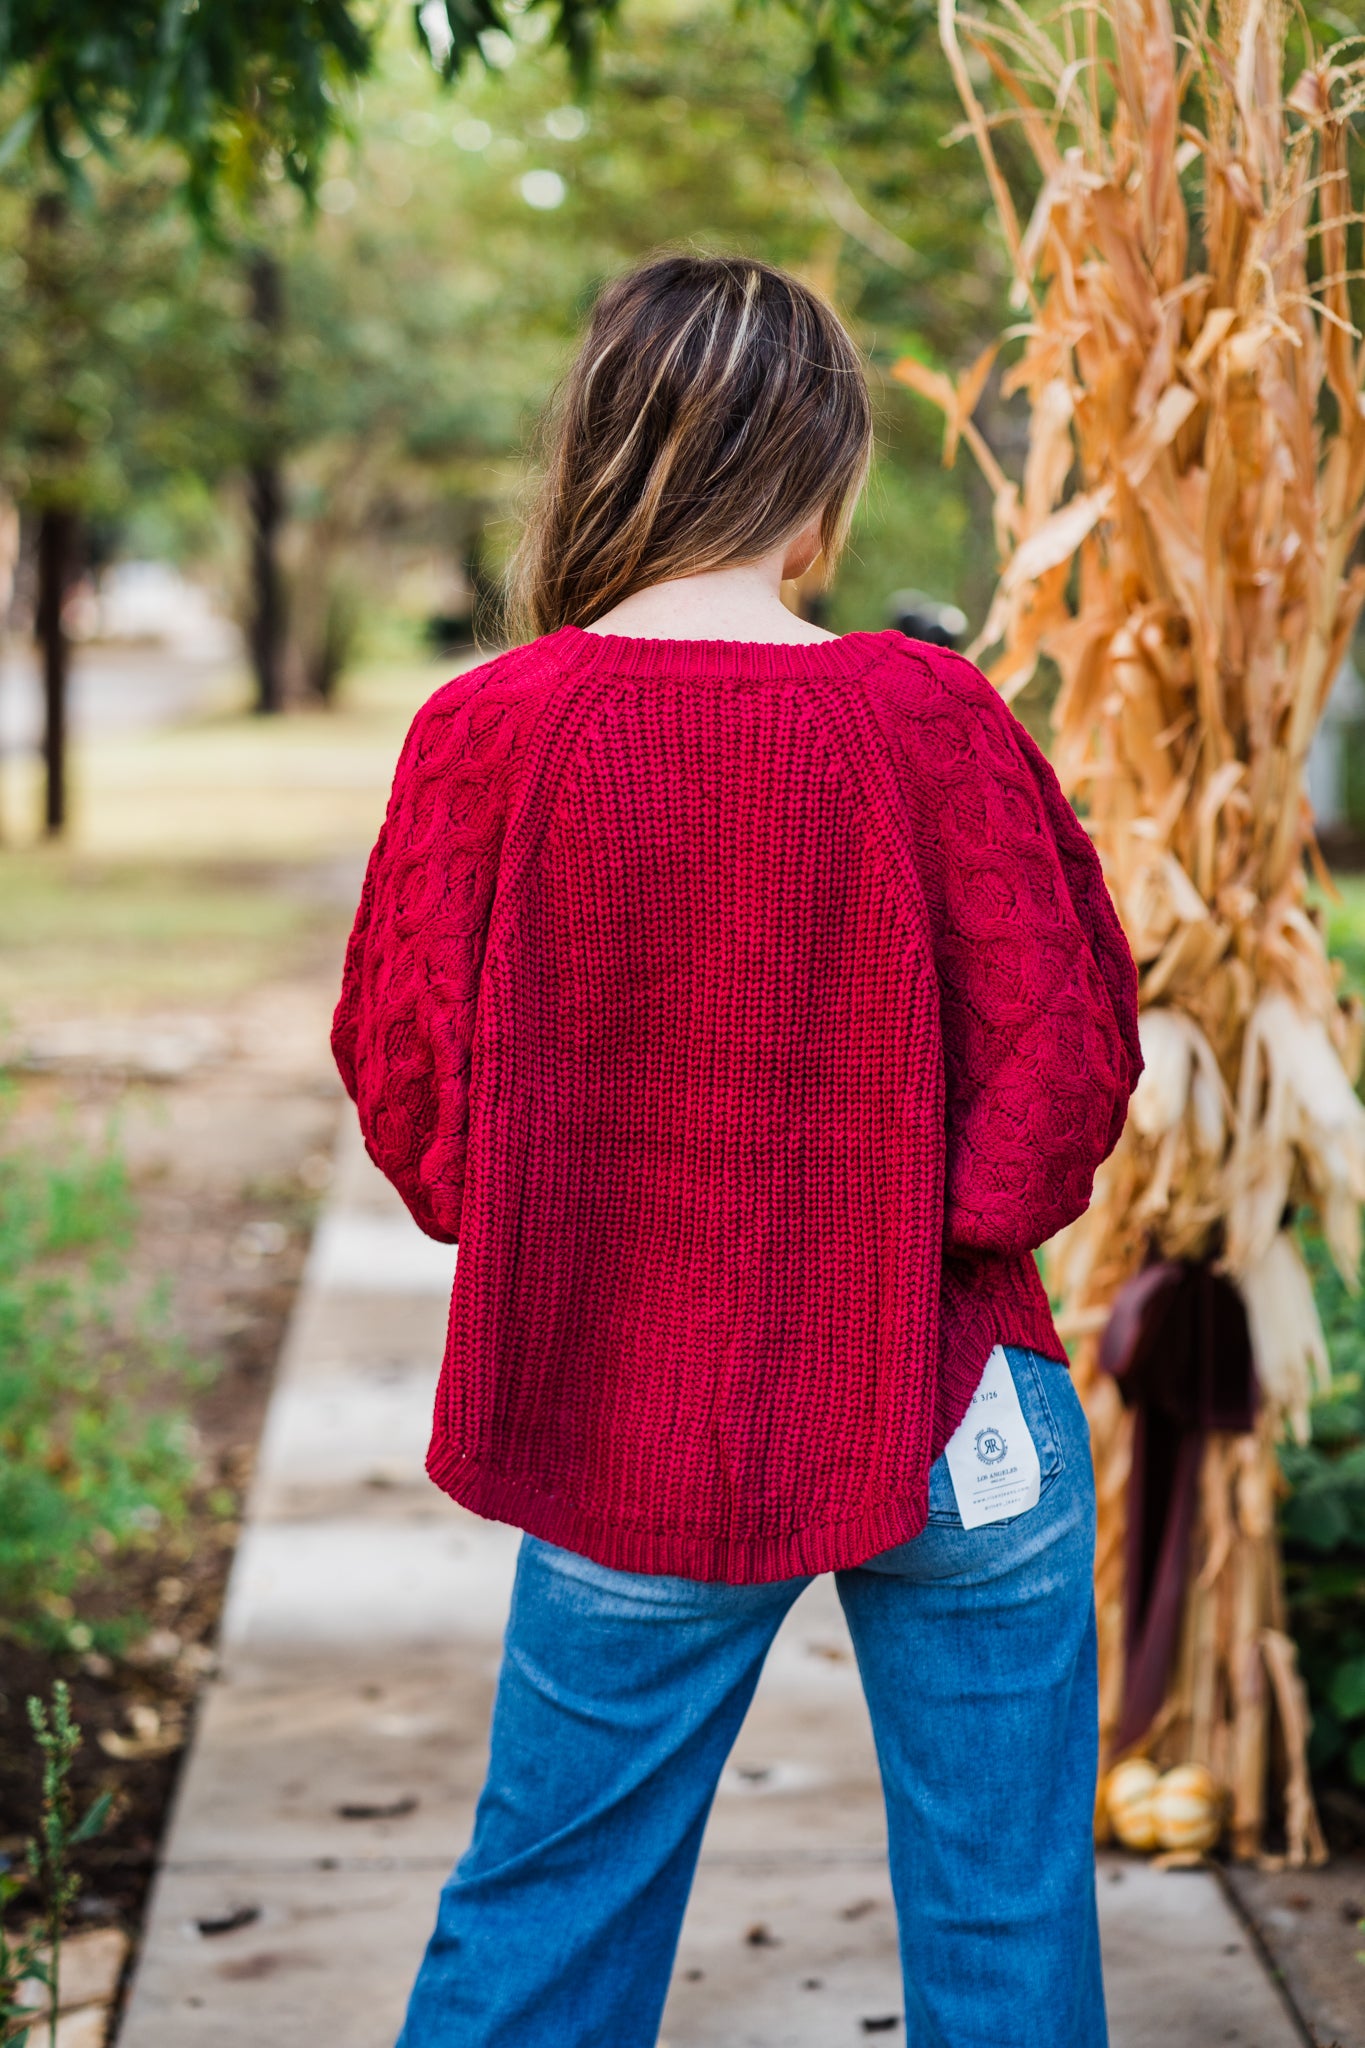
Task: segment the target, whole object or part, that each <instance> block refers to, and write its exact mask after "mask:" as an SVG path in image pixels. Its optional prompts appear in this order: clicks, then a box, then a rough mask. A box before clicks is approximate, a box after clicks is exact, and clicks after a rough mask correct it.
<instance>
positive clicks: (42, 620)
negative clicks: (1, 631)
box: [34, 505, 77, 839]
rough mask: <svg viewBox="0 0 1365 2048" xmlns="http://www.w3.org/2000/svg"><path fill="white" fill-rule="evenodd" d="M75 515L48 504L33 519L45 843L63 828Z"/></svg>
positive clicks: (65, 809)
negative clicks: (67, 619) (67, 610)
mask: <svg viewBox="0 0 1365 2048" xmlns="http://www.w3.org/2000/svg"><path fill="white" fill-rule="evenodd" d="M76 537H77V516H76V514H75V513H74V512H73V511H71V510H70V509H69V508H68V507H66V506H62V505H48V506H46V507H45V508H44V510H43V511H42V512H41V513H40V514H39V516H38V549H37V554H38V590H37V602H36V604H35V606H34V633H35V636H36V638H37V642H38V648H39V652H40V654H41V657H42V668H43V767H44V771H45V775H46V792H45V799H44V806H43V825H44V829H45V831H46V833H47V836H48V838H49V839H55V838H56V837H57V836H58V835H59V834H60V833H61V832H63V831H64V830H65V829H66V816H67V805H66V737H67V716H66V713H67V684H68V681H69V677H70V668H71V643H70V642H69V640H68V639H67V637H66V627H65V625H64V624H63V621H62V610H63V606H64V605H65V602H66V593H67V591H68V590H69V589H70V588H71V582H72V578H73V576H74V573H75V566H76Z"/></svg>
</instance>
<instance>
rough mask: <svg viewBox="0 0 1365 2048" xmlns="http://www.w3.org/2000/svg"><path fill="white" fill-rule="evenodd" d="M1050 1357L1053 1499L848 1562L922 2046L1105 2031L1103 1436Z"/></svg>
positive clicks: (854, 1628)
mask: <svg viewBox="0 0 1365 2048" xmlns="http://www.w3.org/2000/svg"><path fill="white" fill-rule="evenodd" d="M1031 1356H1032V1354H1029V1353H1022V1354H1020V1353H1014V1354H1012V1355H1011V1365H1012V1366H1013V1365H1015V1364H1016V1361H1017V1360H1019V1359H1020V1358H1022V1359H1023V1360H1027V1359H1029V1358H1030V1357H1031ZM1034 1371H1035V1372H1036V1375H1037V1378H1036V1381H1035V1386H1036V1388H1038V1389H1040V1390H1041V1393H1042V1397H1043V1399H1044V1400H1045V1404H1046V1413H1047V1420H1048V1422H1049V1423H1051V1424H1052V1425H1054V1428H1055V1440H1056V1442H1057V1444H1058V1447H1059V1449H1060V1451H1061V1454H1062V1469H1061V1471H1060V1472H1058V1473H1057V1474H1056V1476H1055V1478H1054V1479H1053V1480H1052V1482H1051V1483H1050V1485H1049V1486H1048V1487H1047V1488H1046V1490H1045V1491H1044V1493H1043V1495H1042V1498H1041V1499H1040V1500H1039V1502H1038V1504H1037V1505H1036V1506H1035V1507H1034V1508H1032V1509H1030V1510H1029V1511H1028V1512H1027V1513H1025V1514H1022V1515H1018V1516H1016V1517H1014V1518H1013V1519H1012V1520H1010V1521H1006V1522H1000V1523H994V1524H987V1525H986V1526H984V1527H982V1528H979V1529H974V1530H965V1529H963V1528H962V1526H961V1523H960V1521H956V1520H955V1524H949V1523H947V1522H943V1521H940V1522H938V1523H935V1524H931V1525H930V1526H929V1527H928V1528H926V1529H925V1531H924V1532H923V1534H922V1535H920V1536H919V1537H917V1538H915V1539H914V1541H912V1542H910V1543H905V1544H901V1545H898V1546H897V1547H896V1548H895V1549H894V1550H890V1551H885V1552H882V1553H881V1554H880V1556H878V1557H876V1558H872V1559H869V1560H868V1562H867V1564H865V1565H862V1566H859V1567H858V1568H857V1569H856V1570H854V1571H849V1572H844V1573H841V1574H839V1593H840V1598H841V1599H842V1601H843V1605H844V1611H845V1613H846V1615H847V1616H848V1621H849V1627H850V1630H851V1632H852V1636H853V1642H854V1647H855V1650H856V1652H857V1657H858V1664H859V1669H860V1671H861V1674H862V1679H863V1686H864V1690H865V1692H866V1695H867V1701H868V1708H869V1711H870V1714H871V1717H872V1724H873V1731H874V1734H875V1737H876V1742H877V1752H878V1757H879V1761H880V1765H881V1772H882V1781H883V1787H884V1790H885V1794H886V1806H887V1823H888V1834H889V1842H890V1855H891V1876H892V1884H893V1889H894V1892H895V1897H896V1912H897V1918H898V1922H899V1928H900V1940H901V1957H902V1963H903V1968H904V1976H905V1997H906V2038H907V2043H908V2048H988V2044H989V2048H1037V2044H1038V2043H1040V2042H1046V2043H1047V2044H1048V2048H1105V2042H1106V2039H1107V2033H1106V2024H1105V2013H1104V1991H1103V1984H1102V1979H1101V1973H1100V1955H1099V1927H1098V1919H1097V1915H1096V1909H1095V1874H1094V1844H1093V1834H1092V1828H1093V1808H1094V1791H1095V1774H1096V1768H1097V1761H1098V1706H1097V1697H1096V1657H1095V1614H1094V1593H1093V1585H1092V1571H1093V1560H1094V1528H1095V1499H1094V1482H1093V1476H1092V1469H1091V1461H1090V1444H1089V1435H1088V1432H1087V1429H1086V1425H1085V1416H1084V1413H1083V1411H1082V1410H1081V1406H1080V1402H1079V1400H1078V1399H1077V1396H1076V1393H1075V1389H1074V1388H1073V1387H1072V1385H1071V1382H1070V1378H1069V1375H1068V1374H1067V1371H1066V1368H1065V1367H1064V1366H1063V1365H1061V1364H1056V1363H1053V1362H1051V1361H1048V1360H1042V1359H1038V1360H1036V1361H1035V1364H1034ZM1024 1377H1025V1375H1024V1373H1022V1372H1016V1381H1017V1382H1018V1383H1019V1384H1020V1387H1021V1401H1022V1402H1023V1404H1024V1408H1025V1415H1026V1417H1027V1416H1028V1400H1027V1399H1026V1398H1025V1392H1024V1385H1023V1381H1024ZM954 1515H955V1511H954Z"/></svg>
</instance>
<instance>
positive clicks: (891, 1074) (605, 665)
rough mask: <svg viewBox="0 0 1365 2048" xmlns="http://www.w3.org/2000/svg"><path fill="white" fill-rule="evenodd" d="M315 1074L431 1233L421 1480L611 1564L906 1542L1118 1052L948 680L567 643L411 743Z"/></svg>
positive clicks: (827, 646)
mask: <svg viewBox="0 0 1365 2048" xmlns="http://www.w3.org/2000/svg"><path fill="white" fill-rule="evenodd" d="M335 1043H336V1048H337V1054H338V1059H339V1062H340V1064H341V1068H342V1072H343V1075H344V1076H345V1078H346V1080H347V1084H348V1086H349V1087H350V1088H351V1090H352V1092H353V1093H355V1094H356V1097H357V1100H358V1102H359V1105H360V1110H361V1116H362V1123H363V1124H364V1127H365V1129H366V1132H367V1137H368V1138H369V1141H370V1145H371V1150H372V1152H373V1154H374V1156H375V1158H376V1159H377V1160H378V1162H379V1164H380V1165H381V1166H382V1167H383V1168H384V1170H385V1171H386V1172H387V1173H388V1174H389V1175H390V1177H391V1178H392V1179H393V1180H394V1181H395V1183H396V1184H397V1185H398V1187H399V1188H400V1190H401V1191H402V1193H403V1194H404V1196H405V1199H406V1200H407V1201H408V1203H409V1206H410V1207H411V1208H412V1210H413V1213H414V1215H416V1217H417V1218H418V1220H419V1222H421V1223H422V1224H423V1226H424V1227H425V1228H427V1229H428V1230H430V1231H432V1232H434V1234H436V1235H439V1236H443V1237H445V1238H447V1239H450V1240H458V1241H459V1243H460V1247H461V1249H460V1255H459V1260H458V1265H457V1273H456V1283H455V1294H454V1301H453V1307H452V1317H451V1325H450V1340H449V1346H448V1349H447V1355H446V1360H445V1367H444V1372H443V1376H442V1381H441V1389H440V1393H439V1395H438V1399H437V1407H436V1422H435V1430H434V1435H433V1442H432V1448H431V1455H430V1460H429V1469H430V1471H431V1473H432V1476H433V1477H434V1478H435V1479H436V1480H437V1481H438V1483H439V1484H441V1485H442V1486H444V1487H445V1488H446V1489H447V1491H449V1492H450V1493H452V1494H453V1495H454V1496H455V1497H456V1498H457V1499H459V1500H461V1501H463V1502H465V1503H466V1504H467V1505H469V1506H471V1507H473V1508H475V1509H477V1510H478V1511H480V1512H483V1513H486V1514H493V1515H496V1516H499V1517H501V1518H503V1519H507V1520H511V1521H514V1522H517V1523H519V1524H520V1525H521V1526H522V1527H524V1528H526V1529H529V1530H531V1531H532V1532H533V1533H535V1534H538V1535H540V1536H542V1537H544V1538H546V1539H547V1540H549V1541H552V1542H557V1543H561V1544H563V1545H565V1546H566V1547H568V1548H570V1549H575V1550H579V1551H581V1552H583V1553H585V1554H586V1555H588V1556H590V1557H593V1558H595V1559H597V1560H598V1561H599V1562H601V1563H604V1564H609V1565H613V1566H616V1567H618V1568H621V1569H627V1570H636V1571H656V1572H671V1573H679V1574H684V1575H689V1576H693V1577H697V1578H709V1579H716V1578H719V1579H730V1580H735V1581H744V1580H750V1579H765V1578H777V1577H780V1576H782V1575H784V1574H791V1573H795V1572H799V1571H822V1570H828V1569H833V1568H837V1567H839V1566H842V1565H844V1564H849V1563H854V1562H857V1561H858V1560H860V1559H861V1558H864V1557H866V1556H868V1555H869V1554H871V1553H872V1552H874V1551H876V1550H879V1549H881V1548H884V1547H887V1546H890V1545H894V1544H897V1543H900V1542H903V1541H905V1540H906V1539H907V1538H909V1537H912V1536H914V1535H915V1534H916V1533H917V1532H918V1530H919V1529H920V1527H921V1526H922V1525H923V1521H924V1514H925V1491H926V1485H927V1476H928V1471H929V1467H930V1464H931V1463H932V1462H933V1460H934V1458H936V1457H937V1455H938V1453H939V1452H940V1451H941V1450H942V1448H943V1446H944V1444H945V1443H946V1442H947V1440H948V1438H949V1437H950V1436H951V1435H952V1433H953V1431H954V1430H955V1429H956V1427H957V1424H958V1422H959V1421H960V1420H961V1417H962V1415H963V1413H964V1412H965V1410H966V1407H967V1404H968V1402H969V1401H970V1399H971V1396H972V1394H973V1392H974V1391H975V1389H976V1386H977V1384H978V1382H979V1380H980V1376H981V1371H982V1368H983V1366H984V1364H985V1361H986V1357H987V1355H988V1353H989V1352H990V1350H991V1348H992V1346H993V1345H994V1344H995V1343H997V1342H999V1341H1009V1342H1013V1343H1016V1344H1024V1345H1028V1346H1031V1347H1032V1348H1035V1349H1037V1350H1038V1351H1040V1352H1043V1353H1044V1354H1046V1355H1051V1356H1059V1355H1062V1354H1061V1346H1060V1344H1059V1342H1058V1340H1057V1336H1056V1332H1055V1329H1054V1328H1053V1325H1052V1322H1051V1317H1050V1314H1049V1311H1048V1304H1047V1298H1046V1295H1045V1293H1044V1290H1043V1288H1042V1285H1041V1282H1040V1280H1039V1277H1038V1273H1037V1269H1036V1266H1035V1263H1034V1260H1033V1258H1032V1255H1031V1247H1033V1246H1034V1245H1036V1244H1038V1243H1040V1242H1042V1241H1043V1240H1044V1239H1045V1238H1046V1237H1047V1236H1049V1235H1050V1234H1051V1233H1052V1232H1053V1231H1054V1230H1056V1229H1057V1228H1060V1227H1061V1225H1062V1224H1064V1223H1065V1222H1067V1221H1069V1220H1070V1219H1071V1218H1072V1217H1073V1216H1075V1215H1077V1214H1079V1213H1080V1211H1081V1210H1082V1209H1083V1208H1084V1206H1085V1204H1086V1201H1087V1200H1088V1197H1089V1192H1090V1186H1091V1179H1092V1176H1093V1172H1094V1169H1095V1166H1096V1165H1097V1164H1098V1163H1099V1161H1100V1159H1102V1158H1103V1157H1104V1156H1105V1155H1106V1154H1107V1152H1108V1151H1109V1149H1110V1148H1111V1146H1112V1144H1113V1141H1114V1138H1115V1137H1116V1136H1117V1128H1116V1125H1115V1118H1116V1116H1117V1117H1118V1118H1119V1119H1120V1120H1121V1116H1122V1109H1123V1106H1124V1105H1125V1104H1126V1101H1127V1096H1128V1093H1129V1089H1130V1088H1131V1085H1132V1081H1133V1080H1134V1079H1135V1078H1136V1064H1135V1062H1137V1060H1138V1059H1139V1055H1138V1052H1137V1040H1136V989H1135V974H1134V970H1133V966H1132V961H1131V956H1130V955H1129V953H1128V950H1127V947H1126V944H1125V942H1124V940H1123V938H1122V934H1121V932H1120V930H1119V927H1118V922H1117V919H1116V917H1115V915H1114V912H1113V909H1112V906H1111V905H1110V903H1109V899H1108V896H1107V894H1106V893H1105V891H1104V888H1103V884H1102V882H1101V881H1099V878H1098V868H1097V864H1096V863H1095V860H1094V856H1093V853H1092V852H1091V850H1090V848H1089V846H1088V843H1087V842H1086V840H1085V836H1084V833H1083V830H1082V828H1081V826H1080V825H1079V823H1078V822H1077V820H1076V819H1075V817H1074V814H1073V813H1072V812H1071V810H1070V807H1069V805H1067V804H1066V802H1065V800H1064V798H1063V797H1062V795H1061V792H1060V789H1059V788H1058V787H1057V784H1056V779H1055V777H1054V776H1053V775H1052V771H1051V770H1050V768H1048V766H1047V764H1046V762H1045V761H1044V759H1043V757H1042V756H1041V754H1040V753H1039V752H1038V750H1037V748H1036V747H1035V746H1034V745H1033V742H1032V741H1031V740H1030V739H1029V737H1028V735H1027V733H1026V732H1025V731H1024V729H1023V728H1022V727H1021V726H1020V725H1019V723H1018V721H1017V720H1015V719H1014V718H1013V716H1012V715H1011V714H1010V713H1009V711H1008V710H1007V709H1006V708H1005V707H1004V705H1003V704H1002V703H1001V701H1000V699H999V698H998V696H997V695H996V693H995V692H994V691H993V690H992V689H991V688H990V686H989V685H988V684H987V683H986V682H985V681H984V679H982V678H981V677H980V676H979V675H978V674H977V672H976V671H975V670H974V669H972V668H971V667H970V665H969V664H967V663H965V662H963V661H961V660H960V659H959V658H957V657H955V656H952V655H948V654H945V653H944V652H943V651H942V650H939V649H933V648H927V647H921V646H918V645H917V644H915V643H911V642H908V641H906V640H904V639H903V638H902V637H901V636H900V635H899V634H895V633H855V634H849V635H845V636H843V637H842V638H836V639H830V640H826V641H823V642H818V643H812V644H804V645H776V644H763V643H756V642H751V641H750V642H746V641H721V640H717V641H698V640H690V641H689V640H679V641H670V640H649V639H636V638H624V637H620V636H613V635H605V634H589V633H586V632H582V631H580V630H579V629H578V628H576V627H573V626H565V627H563V628H561V629H560V630H559V631H557V632H554V633H551V634H548V635H546V636H545V637H543V638H542V639H540V640H538V641H535V642H533V643H532V644H531V645H529V646H527V647H524V648H520V649H517V650H514V651H513V652H512V653H510V654H508V655H505V656H502V657H500V658H498V659H497V660H495V661H493V662H490V663H488V664H485V665H484V666H483V667H482V668H480V669H477V670H474V671H472V672H470V673H468V674H466V675H464V676H461V677H459V678H457V679H456V681H455V682H453V683H451V684H449V685H448V686H447V687H446V689H445V690H443V691H441V692H438V693H437V695H436V696H435V697H434V698H433V699H432V700H431V702H430V703H429V704H428V705H427V706H426V707H425V709H424V711H423V712H422V713H421V714H420V715H419V717H418V720H417V721H416V723H415V725H414V728H413V732H412V734H411V735H410V738H409V742H408V746H407V748H406V749H405V754H404V760H403V762H402V764H400V769H399V774H398V778H397V781H396V784H395V792H394V799H393V802H392V804H391V806H390V813H389V818H388V821H387V823H386V826H385V832H384V836H383V837H382V838H381V841H380V844H379V846H378V847H377V848H376V853H375V858H374V861H373V862H372V864H371V874H370V879H369V881H368V882H367V888H366V895H365V899H364V901H363V903H362V907H361V914H360V917H359V918H358V920H357V926H356V932H355V935H354V937H353V941H352V947H351V956H350V959H349V961H348V972H347V981H346V987H345V989H344V991H343V996H342V1001H341V1004H340V1007H339V1009H338V1015H337V1026H336V1037H335Z"/></svg>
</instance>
